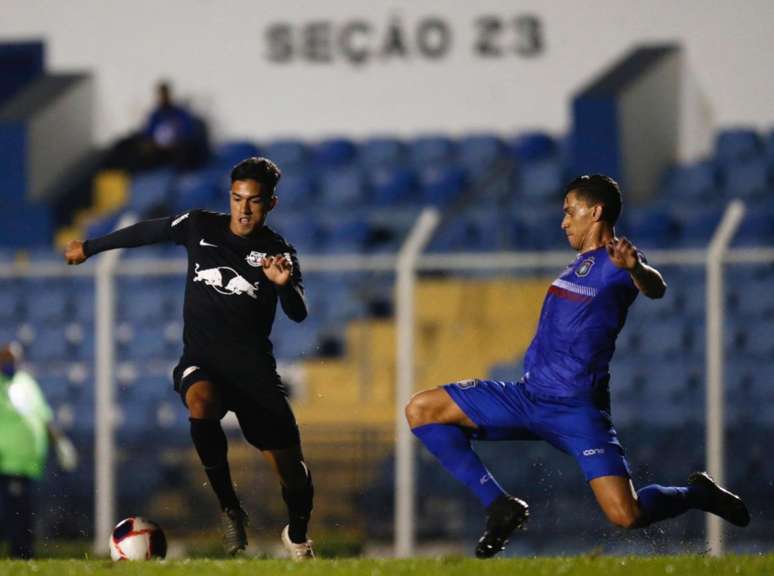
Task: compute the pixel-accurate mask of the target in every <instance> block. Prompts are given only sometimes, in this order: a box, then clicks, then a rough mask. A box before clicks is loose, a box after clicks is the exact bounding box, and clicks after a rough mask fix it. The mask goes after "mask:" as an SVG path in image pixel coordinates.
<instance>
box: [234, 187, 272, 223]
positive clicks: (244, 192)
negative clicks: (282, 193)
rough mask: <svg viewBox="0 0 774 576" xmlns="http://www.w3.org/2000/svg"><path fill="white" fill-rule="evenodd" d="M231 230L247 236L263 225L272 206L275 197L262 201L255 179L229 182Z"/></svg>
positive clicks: (261, 192)
mask: <svg viewBox="0 0 774 576" xmlns="http://www.w3.org/2000/svg"><path fill="white" fill-rule="evenodd" d="M230 197H231V199H230V205H231V224H230V228H231V231H232V232H233V233H234V234H236V235H237V236H249V235H250V234H252V233H253V231H255V230H256V229H257V228H260V227H261V226H263V223H264V222H265V221H266V215H267V214H268V213H269V212H270V211H271V209H272V208H274V204H276V202H277V198H276V197H272V198H271V199H270V200H268V201H264V200H263V198H264V195H263V190H262V189H261V184H260V183H259V182H256V181H255V180H236V181H235V182H233V183H232V184H231V195H230Z"/></svg>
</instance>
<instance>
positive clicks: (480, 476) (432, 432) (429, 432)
mask: <svg viewBox="0 0 774 576" xmlns="http://www.w3.org/2000/svg"><path fill="white" fill-rule="evenodd" d="M411 431H412V432H413V433H414V435H415V436H416V437H417V438H418V439H419V441H420V442H422V444H424V445H425V447H426V448H427V449H428V450H429V451H430V452H431V453H432V454H433V455H434V456H435V457H436V458H437V459H438V460H439V461H440V462H441V465H442V466H443V467H444V468H445V469H446V470H447V471H448V472H449V473H450V474H451V475H452V476H454V477H455V478H456V479H457V480H459V481H460V482H462V483H463V484H465V485H466V486H467V487H468V488H470V490H471V491H472V492H473V493H474V494H475V495H476V496H477V497H478V499H479V500H480V501H481V503H482V504H483V505H484V507H489V506H490V505H491V504H492V503H493V502H494V501H495V500H496V499H497V498H498V497H499V496H501V495H503V494H505V493H506V492H505V491H504V490H503V489H502V488H501V487H500V485H499V484H498V483H497V481H496V480H495V479H494V477H493V476H492V474H491V473H490V472H489V470H487V469H486V467H485V466H484V464H483V463H482V462H481V460H480V459H479V457H478V455H477V454H476V453H475V452H474V451H473V447H472V446H471V445H470V439H469V438H468V437H467V435H466V434H465V432H464V431H463V429H462V428H461V427H459V426H454V425H450V424H426V425H424V426H417V427H416V428H413V429H412V430H411Z"/></svg>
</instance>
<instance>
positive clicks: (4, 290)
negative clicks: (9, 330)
mask: <svg viewBox="0 0 774 576" xmlns="http://www.w3.org/2000/svg"><path fill="white" fill-rule="evenodd" d="M21 301H22V293H21V292H20V290H19V289H18V288H17V286H16V285H15V284H14V283H12V282H9V281H8V280H3V281H2V282H0V322H7V321H14V320H16V319H17V318H18V317H19V313H20V312H21V309H22V306H21Z"/></svg>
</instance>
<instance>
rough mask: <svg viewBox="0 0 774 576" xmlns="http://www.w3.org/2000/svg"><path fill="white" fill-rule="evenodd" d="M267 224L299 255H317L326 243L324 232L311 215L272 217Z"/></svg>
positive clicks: (279, 215) (280, 215) (278, 215)
mask: <svg viewBox="0 0 774 576" xmlns="http://www.w3.org/2000/svg"><path fill="white" fill-rule="evenodd" d="M267 224H268V225H269V227H271V228H274V229H275V230H277V232H279V233H280V234H281V235H282V236H283V237H284V238H285V239H286V240H287V241H288V242H289V243H290V244H291V245H292V246H293V247H294V248H295V249H296V250H297V251H298V252H300V253H306V254H315V253H319V252H320V251H321V250H322V246H323V245H324V244H325V242H326V237H325V230H324V229H323V227H322V226H321V225H320V223H319V221H318V220H317V219H316V218H313V217H312V216H311V215H301V214H277V215H272V216H270V218H269V220H268V222H267Z"/></svg>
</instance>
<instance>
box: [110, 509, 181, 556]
mask: <svg viewBox="0 0 774 576" xmlns="http://www.w3.org/2000/svg"><path fill="white" fill-rule="evenodd" d="M166 555H167V539H166V537H165V536H164V531H163V530H162V529H161V527H160V526H159V525H158V524H156V523H155V522H151V521H150V520H146V519H145V518H140V517H139V516H130V517H129V518H126V519H124V520H121V521H120V522H119V523H118V524H116V527H115V528H113V533H112V534H111V535H110V557H111V558H112V559H113V560H150V559H151V558H164V556H166Z"/></svg>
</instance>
